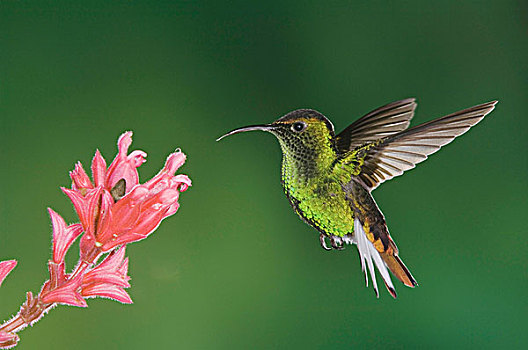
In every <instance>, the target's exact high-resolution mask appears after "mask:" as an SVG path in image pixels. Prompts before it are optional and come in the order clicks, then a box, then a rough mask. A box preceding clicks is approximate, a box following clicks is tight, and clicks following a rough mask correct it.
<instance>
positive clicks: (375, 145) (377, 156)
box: [336, 101, 497, 190]
mask: <svg viewBox="0 0 528 350" xmlns="http://www.w3.org/2000/svg"><path fill="white" fill-rule="evenodd" d="M496 103H497V101H492V102H488V103H484V104H481V105H478V106H475V107H471V108H468V109H464V110H462V111H459V112H456V113H453V114H450V115H448V116H445V117H442V118H439V119H436V120H433V121H430V122H428V123H424V124H422V125H418V126H415V127H413V128H410V129H407V130H405V131H403V132H400V133H397V134H395V135H392V136H389V137H385V138H383V139H380V140H378V141H373V142H370V143H367V144H365V145H363V146H361V147H358V148H356V149H355V150H353V151H351V152H349V153H348V154H344V155H343V156H342V157H341V159H340V160H339V161H338V162H337V164H336V165H337V166H341V167H343V168H346V167H352V169H353V171H352V174H353V175H355V176H357V177H359V178H360V179H361V180H362V182H363V183H364V185H366V186H367V188H369V189H370V190H373V189H375V188H376V187H378V186H379V185H380V184H381V183H383V182H384V181H387V180H390V179H392V178H393V177H395V176H398V175H401V174H403V172H404V171H406V170H409V169H412V168H414V167H415V166H416V164H418V163H420V162H423V161H424V160H426V159H427V156H428V155H430V154H433V153H435V152H436V151H438V150H439V149H440V147H442V146H444V145H446V144H448V143H450V142H451V141H453V140H454V139H455V137H457V136H460V135H462V134H463V133H465V132H466V131H468V130H469V129H470V128H471V127H472V126H473V125H475V124H477V123H478V122H479V121H481V120H482V119H483V118H484V117H485V116H486V115H487V114H488V113H490V112H491V111H492V110H493V108H495V104H496Z"/></svg>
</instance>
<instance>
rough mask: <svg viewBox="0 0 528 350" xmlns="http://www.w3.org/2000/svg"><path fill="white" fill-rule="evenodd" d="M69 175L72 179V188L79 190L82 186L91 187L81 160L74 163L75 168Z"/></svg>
mask: <svg viewBox="0 0 528 350" xmlns="http://www.w3.org/2000/svg"><path fill="white" fill-rule="evenodd" d="M70 177H71V179H72V188H73V189H74V190H81V189H83V188H93V184H92V182H91V181H90V178H89V177H88V175H87V174H86V172H85V171H84V168H83V166H82V164H81V162H77V164H75V168H74V169H73V170H72V171H70Z"/></svg>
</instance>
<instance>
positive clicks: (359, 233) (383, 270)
mask: <svg viewBox="0 0 528 350" xmlns="http://www.w3.org/2000/svg"><path fill="white" fill-rule="evenodd" d="M368 233H369V235H370V236H372V235H373V234H372V233H371V232H370V231H369V232H368ZM354 237H355V240H356V244H357V248H358V251H359V256H360V259H361V269H362V270H363V272H364V273H365V280H366V283H367V286H368V275H367V271H366V268H365V267H366V266H367V267H368V269H369V272H370V277H371V279H372V284H373V286H374V291H375V292H376V296H378V297H379V291H378V284H377V282H376V272H375V269H374V265H376V267H377V269H378V271H379V273H380V275H381V277H382V278H383V282H384V283H385V287H387V290H388V291H389V293H390V294H391V295H392V297H393V298H396V290H395V289H394V285H393V284H392V280H391V278H390V274H389V271H388V270H390V271H391V272H392V273H393V274H394V276H396V277H397V278H398V279H399V280H400V281H402V282H403V283H404V284H405V285H406V286H409V287H415V286H416V285H418V283H416V280H415V279H414V278H413V276H412V275H411V273H410V272H409V270H408V269H407V267H406V266H405V264H404V263H403V261H401V259H400V258H399V257H398V249H397V247H396V244H394V242H393V241H392V239H390V236H388V235H387V237H388V238H389V241H390V243H389V244H390V248H391V249H390V250H384V251H382V252H379V251H378V249H376V247H375V246H374V244H373V243H372V242H371V241H370V239H369V238H368V235H367V233H366V232H365V227H364V226H363V224H362V223H361V221H360V220H359V218H357V217H356V218H355V219H354ZM365 263H366V264H365ZM365 265H366V266H365ZM387 268H388V269H387Z"/></svg>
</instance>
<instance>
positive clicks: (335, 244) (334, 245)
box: [330, 237, 345, 250]
mask: <svg viewBox="0 0 528 350" xmlns="http://www.w3.org/2000/svg"><path fill="white" fill-rule="evenodd" d="M330 243H332V248H334V249H335V250H343V249H345V247H343V242H341V241H339V243H338V242H336V240H335V238H334V237H332V238H330Z"/></svg>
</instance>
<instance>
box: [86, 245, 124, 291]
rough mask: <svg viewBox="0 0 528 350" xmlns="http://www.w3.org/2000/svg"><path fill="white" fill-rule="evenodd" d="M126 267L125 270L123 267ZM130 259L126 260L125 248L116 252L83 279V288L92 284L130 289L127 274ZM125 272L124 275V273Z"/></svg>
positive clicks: (111, 253)
mask: <svg viewBox="0 0 528 350" xmlns="http://www.w3.org/2000/svg"><path fill="white" fill-rule="evenodd" d="M124 265H126V266H125V267H124V268H123V266H124ZM127 265H128V259H126V260H125V246H124V245H123V246H122V247H121V248H119V249H118V250H114V251H112V252H110V254H108V256H107V257H106V258H105V259H104V260H103V261H102V262H101V263H100V264H99V265H97V266H96V267H95V268H93V269H92V270H90V271H89V272H87V273H86V274H85V275H84V277H83V282H82V286H83V288H84V287H85V286H88V285H91V284H113V285H117V286H120V287H130V284H129V283H128V280H129V279H130V278H129V277H128V276H127V275H126V273H127V269H128V268H127ZM123 272H124V273H123Z"/></svg>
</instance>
